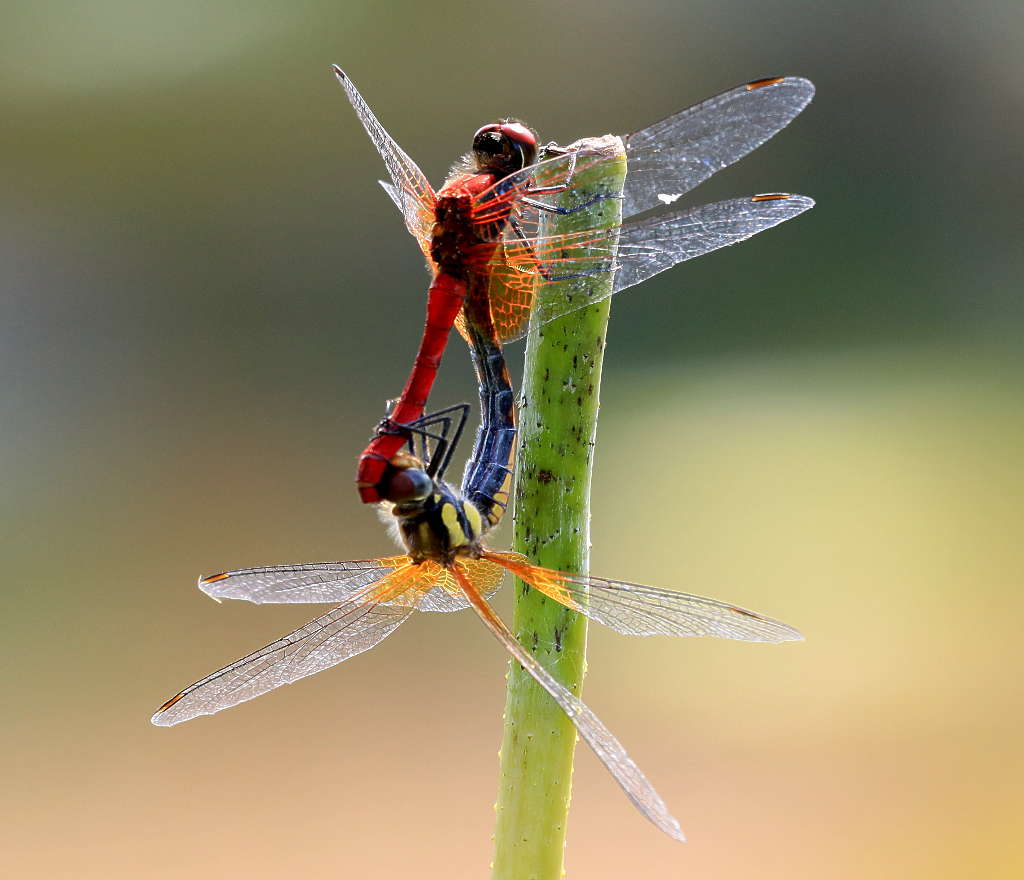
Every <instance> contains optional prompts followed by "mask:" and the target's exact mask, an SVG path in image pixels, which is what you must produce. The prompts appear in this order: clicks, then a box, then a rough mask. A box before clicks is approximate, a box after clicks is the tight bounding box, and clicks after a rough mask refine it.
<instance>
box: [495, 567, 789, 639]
mask: <svg viewBox="0 0 1024 880" xmlns="http://www.w3.org/2000/svg"><path fill="white" fill-rule="evenodd" d="M486 558H487V559H490V560H493V561H494V562H497V563H498V564H499V565H502V566H504V567H505V568H507V569H508V570H509V571H511V572H512V573H513V574H515V575H516V576H517V577H519V578H522V579H523V580H524V581H526V583H528V584H529V585H530V586H532V587H534V588H535V589H537V590H540V591H541V592H542V593H543V594H544V595H545V596H549V597H550V598H552V599H554V600H555V601H556V602H559V603H561V604H562V605H565V606H566V607H567V608H572V609H573V610H575V611H579V612H580V613H581V614H584V615H585V616H586V617H588V618H589V619H591V620H594V621H597V622H598V623H602V624H604V625H605V626H607V627H610V628H611V629H613V630H615V631H616V632H619V633H623V634H624V635H629V636H653V635H665V636H713V637H715V638H720V639H738V640H740V641H744V642H793V641H802V640H803V636H802V635H801V634H800V632H799V631H797V630H795V629H793V627H791V626H787V625H786V624H784V623H781V622H780V621H778V620H773V619H772V618H770V617H764V616H763V615H761V614H758V613H757V612H754V611H748V610H747V609H745V608H740V607H738V606H736V605H730V604H729V603H728V602H720V601H718V600H717V599H705V598H704V597H702V596H694V595H691V594H690V593H680V592H677V591H675V590H662V589H659V588H657V587H646V586H643V585H642V584H631V583H627V582H626V581H613V580H609V579H607V578H600V577H592V576H588V575H576V574H567V573H566V572H563V571H554V570H553V569H550V568H542V567H540V566H539V565H533V564H532V563H531V562H530V561H529V560H528V559H527V558H526V557H525V556H522V555H520V554H518V553H492V552H488V553H487V554H486Z"/></svg>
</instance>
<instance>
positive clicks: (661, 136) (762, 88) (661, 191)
mask: <svg viewBox="0 0 1024 880" xmlns="http://www.w3.org/2000/svg"><path fill="white" fill-rule="evenodd" d="M812 97H814V85H813V84H812V83H811V82H810V80H806V79H803V78H801V77H795V76H787V77H774V78H771V79H763V80H756V81H754V82H750V83H746V84H744V85H742V86H738V87H737V88H734V89H730V90H729V91H727V92H723V93H722V94H720V95H716V96H715V97H713V98H708V99H707V100H706V101H702V102H701V103H700V104H695V105H694V106H693V107H689V108H687V109H686V110H682V111H680V112H679V113H675V114H673V115H672V116H669V117H667V118H665V119H662V120H661V121H660V122H656V123H654V124H653V125H649V126H647V127H646V128H643V129H640V130H639V131H635V132H632V133H631V134H627V135H622V136H621V140H622V143H623V146H624V147H625V151H626V180H625V184H624V186H623V193H622V216H623V218H629V217H632V216H633V215H634V214H639V213H641V212H643V211H647V210H649V209H651V208H656V207H659V206H661V205H670V204H672V203H673V202H675V201H676V200H677V199H678V198H679V197H680V196H682V195H684V194H685V193H687V192H689V191H690V190H691V189H693V188H694V187H695V186H697V185H698V184H700V183H702V182H703V181H705V180H707V179H708V178H709V177H711V175H713V174H714V173H715V172H716V171H720V170H721V169H722V168H725V167H727V166H728V165H731V164H732V163H733V162H736V161H738V160H739V159H742V158H743V157H744V156H745V155H747V153H749V152H751V150H754V149H756V148H757V147H759V146H760V145H761V144H763V143H764V142H765V141H767V140H768V139H769V138H771V137H773V136H774V135H775V134H777V133H778V132H779V131H781V130H782V129H783V128H785V127H786V126H787V125H788V124H789V123H790V122H792V121H793V119H794V118H795V117H796V116H797V115H798V114H799V113H800V111H801V110H803V109H804V107H806V106H807V104H808V103H809V102H810V100H811V98H812ZM560 149H561V152H560V154H559V155H555V156H551V157H549V158H546V159H543V160H541V161H540V162H537V163H535V164H533V165H530V166H529V167H527V168H524V169H522V170H521V171H517V172H516V173H515V174H511V175H509V176H508V177H505V178H502V179H501V180H500V181H498V182H497V183H495V184H494V186H492V187H491V188H490V189H488V190H485V191H484V192H483V193H481V194H480V195H479V196H478V197H477V198H476V200H475V207H474V218H475V219H476V220H477V222H479V223H484V224H486V223H489V222H493V221H494V220H495V219H496V218H497V217H499V216H505V215H507V214H508V212H509V210H510V209H511V208H513V207H514V206H517V205H521V203H522V200H523V199H524V198H526V197H529V196H530V195H531V194H532V193H533V192H535V191H536V190H538V189H539V190H545V189H547V190H554V189H556V188H557V189H559V190H561V191H563V192H565V191H571V190H572V188H573V186H574V179H575V178H577V177H579V176H581V172H585V171H586V170H587V169H588V168H590V167H592V166H593V165H594V164H595V163H600V162H602V161H604V158H605V157H604V156H602V155H601V154H600V153H596V154H594V153H591V154H587V153H585V152H578V151H577V150H575V149H573V145H570V146H569V147H565V148H560ZM392 198H394V196H392ZM563 207H564V204H563ZM526 214H527V216H528V217H529V216H531V215H530V212H529V210H528V209H527V211H526ZM524 222H528V221H524Z"/></svg>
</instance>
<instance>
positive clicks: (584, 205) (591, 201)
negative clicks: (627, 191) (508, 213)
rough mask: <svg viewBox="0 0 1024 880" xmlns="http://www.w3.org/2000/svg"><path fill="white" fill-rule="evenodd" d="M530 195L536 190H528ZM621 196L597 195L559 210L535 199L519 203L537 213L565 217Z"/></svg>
mask: <svg viewBox="0 0 1024 880" xmlns="http://www.w3.org/2000/svg"><path fill="white" fill-rule="evenodd" d="M530 192H531V193H533V194H536V193H537V192H538V190H530ZM621 198H622V196H618V195H613V194H611V193H598V194H597V195H596V196H594V197H593V198H592V199H587V200H586V201H585V202H580V204H578V205H573V207H571V208H560V207H559V206H558V205H548V204H546V203H545V202H538V201H537V200H536V199H526V198H524V199H521V200H520V201H521V202H522V204H524V205H529V206H530V207H531V208H536V209H537V210H538V211H547V213H549V214H560V215H562V216H566V215H568V214H575V213H577V212H578V211H582V210H584V209H586V208H589V207H590V206H591V205H595V204H597V203H598V202H601V201H604V200H605V199H621Z"/></svg>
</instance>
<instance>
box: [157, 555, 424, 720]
mask: <svg viewBox="0 0 1024 880" xmlns="http://www.w3.org/2000/svg"><path fill="white" fill-rule="evenodd" d="M379 571H380V578H379V580H378V581H377V582H376V583H375V584H372V585H369V586H366V587H364V588H363V590H362V592H361V593H360V594H357V595H354V596H353V597H352V601H349V602H345V603H344V604H342V605H339V606H338V607H337V608H335V609H333V610H332V611H329V612H328V613H327V614H324V615H322V616H320V617H318V618H316V619H315V620H312V621H310V622H309V623H307V624H306V625H305V626H303V627H300V628H299V629H297V630H295V632H293V633H290V634H289V635H287V636H285V637H284V638H281V639H278V640H277V641H276V642H272V643H271V644H269V645H267V646H265V647H263V648H260V650H258V651H255V652H253V653H252V654H249V655H247V656H245V657H243V658H242V659H240V660H236V661H235V662H234V663H231V664H229V665H228V666H225V667H224V668H223V669H219V670H217V672H214V673H211V674H210V675H207V676H206V677H205V678H202V679H200V680H199V681H197V682H195V684H192V685H189V686H188V687H187V688H185V689H184V690H183V691H181V692H180V693H179V694H177V695H175V696H174V697H172V698H171V699H170V700H168V701H167V702H166V703H164V705H163V706H161V707H160V708H159V709H158V710H157V711H156V714H154V715H153V718H152V719H151V720H152V722H153V724H156V725H159V726H161V727H169V726H171V725H173V724H178V723H180V722H182V721H188V720H189V719H191V718H195V717H196V716H198V715H212V714H214V713H215V712H219V711H220V710H221V709H227V708H229V707H230V706H235V705H237V704H239V703H243V702H245V701H246V700H251V699H253V698H254V697H258V696H260V695H261V694H265V693H266V692H267V691H271V690H273V689H274V688H277V687H280V686H281V685H284V684H291V683H292V682H294V681H298V680H299V679H300V678H305V677H306V676H309V675H313V674H314V673H316V672H320V671H322V670H324V669H328V668H330V667H331V666H335V665H336V664H338V663H341V662H342V661H344V660H348V659H349V658H350V657H354V656H355V655H356V654H361V653H362V652H363V651H367V650H369V649H370V648H372V647H373V646H374V645H376V644H377V643H378V642H380V641H382V640H383V639H385V638H387V636H389V635H390V634H391V633H392V632H394V631H395V630H396V629H397V628H398V627H399V626H400V625H401V624H402V623H403V622H404V621H405V620H406V618H408V617H409V615H410V614H412V612H413V611H414V610H415V607H416V605H415V602H414V601H413V600H414V599H415V598H417V597H418V596H420V595H422V594H424V593H426V592H427V591H428V590H429V589H430V587H431V586H432V584H433V580H434V579H435V578H436V576H437V571H436V568H434V567H428V566H422V565H414V564H411V563H406V564H404V565H402V566H400V567H399V568H396V569H393V570H391V571H390V573H389V572H388V571H386V570H385V569H381V570H379ZM401 597H408V604H397V601H398V600H399V599H400V598H401ZM386 603H391V604H386Z"/></svg>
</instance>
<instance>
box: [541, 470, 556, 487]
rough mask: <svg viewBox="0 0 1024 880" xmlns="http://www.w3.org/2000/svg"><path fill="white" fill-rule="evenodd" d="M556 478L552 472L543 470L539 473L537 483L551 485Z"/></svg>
mask: <svg viewBox="0 0 1024 880" xmlns="http://www.w3.org/2000/svg"><path fill="white" fill-rule="evenodd" d="M554 478H555V475H554V474H552V473H551V471H547V470H542V471H537V482H538V483H544V484H547V483H550V482H551V481H552V480H553V479H554Z"/></svg>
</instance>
